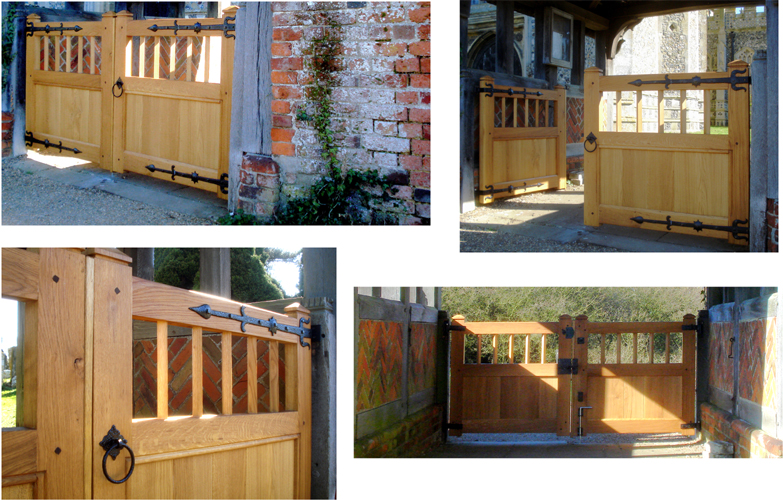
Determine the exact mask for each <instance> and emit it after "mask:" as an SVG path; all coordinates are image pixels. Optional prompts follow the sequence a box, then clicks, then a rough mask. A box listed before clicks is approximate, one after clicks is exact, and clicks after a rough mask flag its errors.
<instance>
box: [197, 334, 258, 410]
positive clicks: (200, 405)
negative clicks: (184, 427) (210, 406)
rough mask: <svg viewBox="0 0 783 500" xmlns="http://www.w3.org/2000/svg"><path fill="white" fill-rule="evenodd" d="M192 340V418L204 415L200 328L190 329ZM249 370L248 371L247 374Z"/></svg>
mask: <svg viewBox="0 0 783 500" xmlns="http://www.w3.org/2000/svg"><path fill="white" fill-rule="evenodd" d="M191 332H192V340H191V342H190V344H191V349H190V352H191V356H192V361H191V366H192V367H193V374H192V375H193V376H192V379H191V387H192V388H193V395H192V396H191V398H192V401H193V406H192V408H193V416H194V417H200V416H202V415H203V414H204V397H203V393H204V389H203V382H204V379H203V374H204V367H203V363H204V357H203V354H202V353H203V349H204V343H203V340H202V335H201V334H202V330H201V327H200V326H194V327H193V328H191ZM249 372H250V370H249V369H248V373H249Z"/></svg>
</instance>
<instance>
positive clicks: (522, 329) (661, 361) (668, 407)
mask: <svg viewBox="0 0 783 500" xmlns="http://www.w3.org/2000/svg"><path fill="white" fill-rule="evenodd" d="M452 323H453V325H457V326H464V327H465V329H464V330H454V331H452V335H451V341H452V345H451V392H450V408H449V432H450V434H451V435H455V436H459V435H461V434H462V433H463V432H556V433H557V434H558V435H561V436H572V437H574V436H577V435H579V434H580V428H579V427H580V420H579V418H578V413H579V408H580V407H591V409H589V410H584V416H583V418H582V421H581V427H582V429H581V431H583V432H586V433H591V432H618V433H636V432H638V433H643V432H679V433H682V434H685V435H691V434H693V433H694V430H693V429H683V428H682V427H681V426H682V425H683V424H689V423H692V422H693V419H694V418H695V348H696V331H695V330H692V329H690V328H693V327H695V324H696V321H695V317H694V316H693V315H691V314H688V315H685V317H684V318H683V320H682V321H676V322H671V321H670V322H615V323H605V322H596V323H591V322H590V321H589V320H588V318H587V316H578V317H576V318H575V319H572V318H571V317H570V316H567V315H564V316H561V317H560V321H559V322H557V323H555V322H539V323H534V322H507V323H500V322H482V323H472V322H466V321H465V320H464V317H462V316H455V317H454V318H453V319H452ZM531 334H532V335H538V334H540V335H542V344H543V345H542V355H541V356H540V357H537V358H536V359H535V360H532V361H533V362H531V357H530V340H529V339H530V335H531ZM551 334H556V335H557V338H556V339H552V338H551V337H549V340H548V341H546V340H544V339H547V337H548V335H551ZM624 334H630V335H632V339H633V340H632V346H633V347H632V349H633V351H632V353H633V354H632V355H631V356H630V362H629V361H625V362H623V360H624V357H623V349H622V347H621V346H622V342H623V339H622V335H624ZM467 335H476V336H477V338H478V342H479V343H478V346H479V347H478V349H479V351H478V357H477V362H475V363H467V362H466V360H465V338H466V336H467ZM498 335H509V350H510V351H512V350H513V345H514V340H513V337H514V336H519V335H522V336H524V339H525V355H524V356H523V359H522V362H520V363H515V362H514V361H516V358H515V357H513V355H510V356H506V357H503V356H499V355H498V348H497V346H498ZM655 335H663V336H664V346H665V349H664V352H663V353H662V354H663V356H662V357H659V358H656V357H655V356H654V353H653V349H652V346H653V342H654V340H655ZM672 335H678V336H681V338H682V359H681V361H679V362H674V360H673V359H672ZM483 336H491V338H492V345H493V348H494V349H493V352H494V355H493V357H492V359H491V362H490V363H482V362H481V339H482V337H483ZM591 336H598V337H599V339H598V342H599V344H598V346H595V342H594V340H595V339H594V337H591ZM607 336H610V338H611V336H616V337H615V338H616V341H615V342H614V345H615V346H616V354H615V358H614V359H612V360H607V352H606V347H607V344H608V343H609V342H607ZM554 341H556V342H557V346H558V347H557V351H558V353H557V358H558V360H559V361H565V362H566V365H567V367H566V370H565V371H561V370H559V369H558V364H557V363H546V355H545V354H543V353H544V352H545V350H546V343H549V345H552V344H551V342H554ZM640 342H649V344H648V345H649V346H650V349H649V350H648V353H647V355H646V356H645V357H644V358H643V359H641V358H640V357H639V356H638V350H639V345H640ZM591 346H594V347H593V349H595V347H598V348H599V349H600V351H598V352H595V353H594V354H593V356H589V354H590V349H591ZM595 357H598V358H600V361H598V362H595V363H591V362H590V359H593V358H595ZM626 359H627V358H626ZM568 367H571V368H572V369H570V368H568Z"/></svg>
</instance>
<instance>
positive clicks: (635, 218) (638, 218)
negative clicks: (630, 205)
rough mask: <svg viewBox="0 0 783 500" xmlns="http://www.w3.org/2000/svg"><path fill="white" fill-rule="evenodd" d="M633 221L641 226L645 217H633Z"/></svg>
mask: <svg viewBox="0 0 783 500" xmlns="http://www.w3.org/2000/svg"><path fill="white" fill-rule="evenodd" d="M631 220H632V221H634V222H636V223H637V224H641V223H642V222H644V217H642V216H641V215H639V216H637V217H631Z"/></svg>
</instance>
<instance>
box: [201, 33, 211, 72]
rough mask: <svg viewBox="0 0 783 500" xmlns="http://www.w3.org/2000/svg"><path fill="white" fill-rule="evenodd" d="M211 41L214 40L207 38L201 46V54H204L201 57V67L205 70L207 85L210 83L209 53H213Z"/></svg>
mask: <svg viewBox="0 0 783 500" xmlns="http://www.w3.org/2000/svg"><path fill="white" fill-rule="evenodd" d="M210 40H212V37H210V36H205V37H204V41H203V42H202V45H201V53H202V54H203V55H202V56H201V57H203V61H202V63H201V66H202V67H203V68H204V81H205V82H207V83H209V53H210V52H211V50H210Z"/></svg>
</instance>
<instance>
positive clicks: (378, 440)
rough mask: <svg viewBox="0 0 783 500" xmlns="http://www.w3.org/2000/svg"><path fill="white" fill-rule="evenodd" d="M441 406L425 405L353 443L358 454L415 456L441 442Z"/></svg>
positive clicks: (385, 456) (355, 454)
mask: <svg viewBox="0 0 783 500" xmlns="http://www.w3.org/2000/svg"><path fill="white" fill-rule="evenodd" d="M442 429H443V407H442V406H440V405H436V406H431V407H429V408H425V409H424V410H421V411H420V412H418V413H415V414H413V415H411V416H410V417H407V418H406V419H404V420H402V421H401V422H397V423H396V424H394V425H392V426H390V427H388V428H387V429H385V430H383V431H381V432H379V433H377V434H374V435H373V436H370V437H368V438H366V439H362V440H359V441H357V442H356V443H355V444H354V456H355V457H362V458H392V457H415V456H417V455H421V454H423V453H425V452H426V451H427V450H430V449H432V448H435V447H437V446H439V445H440V444H441V443H442V442H443V430H442Z"/></svg>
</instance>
